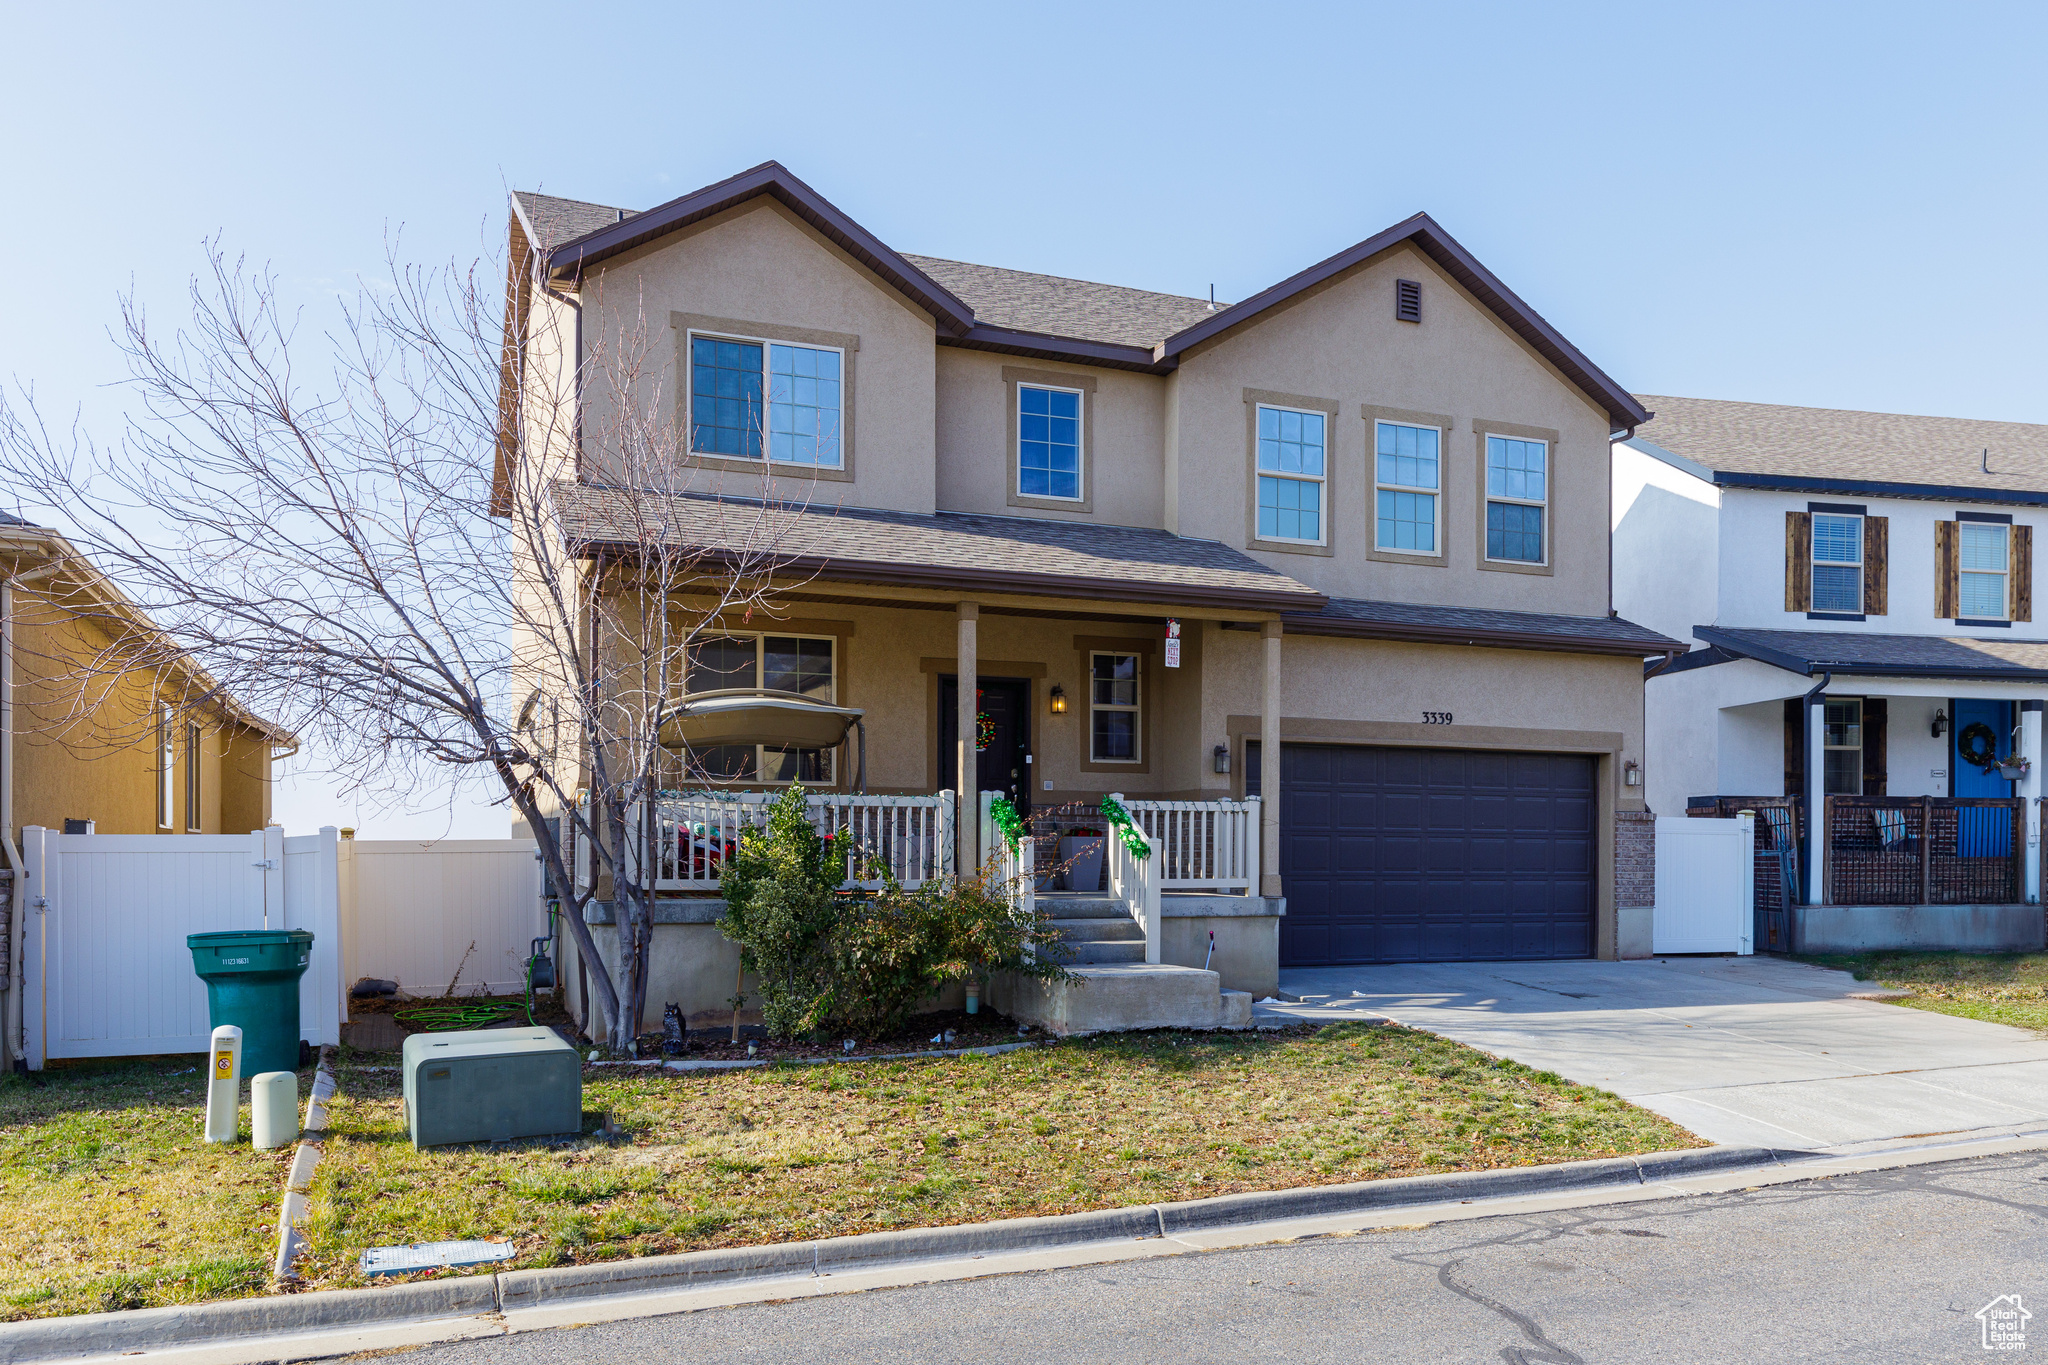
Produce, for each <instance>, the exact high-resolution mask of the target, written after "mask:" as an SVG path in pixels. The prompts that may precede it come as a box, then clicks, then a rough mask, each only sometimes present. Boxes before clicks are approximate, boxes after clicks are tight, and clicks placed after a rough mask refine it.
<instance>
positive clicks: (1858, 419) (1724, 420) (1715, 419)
mask: <svg viewBox="0 0 2048 1365" xmlns="http://www.w3.org/2000/svg"><path fill="white" fill-rule="evenodd" d="M1636 397H1637V398H1639V399H1640V400H1641V401H1642V403H1643V406H1645V407H1647V408H1649V409H1650V410H1651V411H1652V412H1654V413H1656V414H1657V416H1656V420H1654V421H1652V422H1649V423H1646V424H1645V425H1643V426H1642V427H1639V428H1638V429H1637V431H1636V435H1637V436H1638V437H1640V438H1642V439H1644V440H1647V441H1649V442H1651V443H1653V444H1655V445H1658V446H1661V447H1663V448H1664V449H1665V450H1668V451H1670V452H1672V453H1673V454H1676V455H1682V456H1684V457H1685V458H1686V459H1689V460H1693V461H1696V462H1698V463H1699V464H1702V465H1705V466H1706V467H1707V468H1708V469H1711V470H1715V471H1717V472H1721V473H1729V474H1750V475H1779V476H1790V477H1793V478H1807V479H1838V480H1847V481H1854V482H1859V483H1915V484H1930V485H1936V486H1942V487H1956V488H1983V489H2002V490H2015V491H2018V490H2041V491H2048V426H2037V425H2033V424H2031V423H2027V422H1980V421H1974V420H1970V419H1967V418H1960V417H1911V416H1906V415H1904V414H1899V413H1889V412H1847V411H1842V410H1840V409H1836V408H1793V407H1782V406H1778V405H1775V404H1771V403H1731V402H1722V401H1719V400H1716V399H1708V398H1669V397H1663V396H1660V395H1657V394H1647V393H1644V394H1637V395H1636ZM1987 449H1988V450H1989V451H1990V452H1991V453H1990V456H1989V459H1988V463H1989V465H1990V467H1991V472H1990V473H1988V474H1987V473H1985V472H1984V466H1985V464H1986V463H1987V460H1986V458H1985V456H1984V453H1983V452H1984V451H1986V450H1987Z"/></svg>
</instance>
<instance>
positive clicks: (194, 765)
mask: <svg viewBox="0 0 2048 1365" xmlns="http://www.w3.org/2000/svg"><path fill="white" fill-rule="evenodd" d="M201 827H202V822H201V821H200V818H199V723H198V722H197V721H188V722H187V723H186V725H185V829H186V831H187V832H188V833H192V834H197V833H199V831H200V829H201Z"/></svg>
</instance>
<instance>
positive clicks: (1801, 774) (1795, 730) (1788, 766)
mask: <svg viewBox="0 0 2048 1365" xmlns="http://www.w3.org/2000/svg"><path fill="white" fill-rule="evenodd" d="M1805 710H1806V698H1804V697H1787V698H1785V795H1787V796H1800V795H1803V794H1804V793H1805V791H1806V718H1805V716H1804V715H1802V714H1801V713H1802V712H1804V711H1805Z"/></svg>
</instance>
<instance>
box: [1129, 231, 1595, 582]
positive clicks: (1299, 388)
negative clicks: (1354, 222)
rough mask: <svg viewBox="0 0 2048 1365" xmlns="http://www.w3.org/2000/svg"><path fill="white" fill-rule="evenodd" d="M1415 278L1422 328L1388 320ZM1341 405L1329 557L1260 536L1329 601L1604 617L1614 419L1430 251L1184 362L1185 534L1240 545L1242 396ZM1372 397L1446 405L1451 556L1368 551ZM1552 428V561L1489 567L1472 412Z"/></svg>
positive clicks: (1274, 558) (1275, 559)
mask: <svg viewBox="0 0 2048 1365" xmlns="http://www.w3.org/2000/svg"><path fill="white" fill-rule="evenodd" d="M1397 279H1414V280H1419V281H1421V282H1422V286H1423V321H1422V322H1421V324H1420V325H1417V324H1414V323H1406V322H1400V321H1398V320H1396V319H1395V317H1394V282H1395V281H1396V280H1397ZM1247 389H1257V390H1265V391H1268V392H1273V393H1283V394H1288V395H1293V396H1297V397H1300V398H1303V399H1312V400H1322V401H1328V402H1331V403H1334V404H1336V405H1337V409H1338V411H1337V416H1336V418H1335V419H1334V421H1333V422H1332V423H1331V425H1330V438H1329V468H1330V476H1329V483H1328V485H1327V487H1326V493H1325V505H1326V509H1327V512H1326V518H1327V521H1328V525H1329V536H1330V540H1331V542H1332V543H1331V546H1330V549H1331V553H1329V554H1327V555H1324V554H1315V553H1294V552H1288V551H1273V550H1265V549H1254V550H1253V551H1252V553H1253V554H1254V556H1255V557H1257V558H1259V559H1261V560H1264V561H1265V562H1266V563H1268V564H1271V565H1272V566H1273V567H1275V568H1277V569H1279V570H1280V571H1281V572H1283V573H1286V574H1289V575H1291V576H1293V577H1295V578H1297V579H1299V580H1301V581H1302V582H1305V583H1308V584H1311V585H1313V586H1315V587H1317V588H1321V589H1322V590H1323V591H1325V592H1328V593H1330V594H1331V595H1332V596H1339V597H1365V598H1375V599H1383V600H1392V601H1401V602H1456V603H1462V604H1469V605H1483V606H1488V607H1499V608H1506V609H1510V610H1520V611H1540V612H1558V613H1567V614H1577V615H1587V616H1598V615H1605V614H1606V611H1607V606H1608V601H1607V597H1608V594H1607V571H1608V565H1607V525H1608V510H1607V508H1608V496H1609V484H1608V450H1607V435H1608V426H1607V419H1606V416H1605V414H1604V413H1603V412H1601V411H1600V410H1599V409H1598V408H1596V407H1594V406H1593V405H1592V404H1591V403H1590V402H1588V401H1587V400H1586V399H1585V398H1584V397H1583V396H1582V395H1581V394H1580V393H1579V392H1578V390H1577V389H1576V388H1574V387H1572V386H1571V385H1570V384H1568V383H1566V382H1565V381H1564V380H1563V378H1562V377H1561V376H1559V375H1558V374H1557V372H1556V371H1555V370H1553V369H1552V368H1551V367H1550V366H1549V365H1548V364H1547V363H1546V362H1545V361H1543V360H1542V359H1541V358H1540V357H1538V356H1536V355H1535V354H1534V353H1533V352H1532V351H1530V350H1529V349H1528V347H1527V346H1526V345H1525V344H1524V343H1523V342H1521V341H1520V340H1519V339H1518V338H1516V337H1515V336H1514V335H1513V334H1511V333H1510V332H1508V331H1507V329H1506V328H1505V327H1503V326H1502V325H1501V323H1500V322H1499V321H1498V320H1497V319H1496V318H1495V317H1494V316H1493V314H1492V313H1490V312H1489V311H1487V310H1485V309H1484V308H1482V307H1481V306H1480V305H1479V304H1478V303H1476V302H1475V301H1474V300H1472V299H1471V298H1470V296H1469V295H1467V294H1466V293H1465V292H1464V291H1463V290H1462V289H1461V288H1459V287H1458V286H1457V285H1456V284H1455V283H1454V282H1453V281H1451V280H1450V279H1449V278H1448V277H1447V276H1445V275H1443V274H1442V273H1441V272H1439V271H1438V270H1437V269H1436V267H1435V266H1434V265H1433V264H1432V263H1431V262H1430V261H1429V260H1428V259H1427V258H1425V257H1423V256H1422V255H1421V254H1420V253H1418V252H1416V251H1414V250H1412V249H1410V248H1408V247H1405V246H1403V247H1399V248H1396V249H1394V250H1391V251H1388V252H1386V253H1384V254H1383V255H1381V256H1378V257H1375V258H1374V259H1372V260H1370V261H1368V262H1366V263H1364V264H1363V265H1361V266H1359V267H1357V268H1356V269H1354V270H1353V271H1351V272H1349V273H1347V274H1345V275H1343V276H1340V277H1338V278H1337V279H1336V280H1334V281H1332V282H1331V283H1330V284H1328V285H1327V286H1325V287H1323V288H1321V289H1319V290H1315V291H1311V292H1310V293H1308V294H1306V295H1304V296H1303V297H1301V298H1300V299H1298V300H1297V301H1295V302H1294V303H1292V304H1290V305H1287V306H1284V307H1281V308H1278V309H1275V310H1272V311H1270V312H1268V313H1266V314H1264V315H1262V316H1261V317H1260V318H1259V319H1257V320H1255V321H1253V322H1251V323H1248V324H1246V325H1245V326H1243V327H1241V328H1238V329H1236V330H1235V331H1232V332H1230V333H1226V334H1225V335H1224V336H1222V337H1220V338H1218V339H1217V340H1216V341H1214V342H1212V343H1209V344H1207V345H1205V346H1204V347H1201V348H1198V350H1197V351H1196V352H1194V353H1191V354H1189V355H1187V356H1186V357H1184V358H1183V361H1182V365H1181V368H1180V370H1179V374H1178V379H1177V381H1176V384H1175V393H1176V399H1177V408H1178V411H1177V414H1176V415H1175V418H1174V420H1173V422H1172V428H1173V430H1174V432H1175V438H1176V447H1175V450H1174V451H1173V453H1172V455H1171V456H1170V458H1169V464H1170V465H1171V466H1172V467H1173V468H1174V469H1175V470H1176V471H1177V474H1178V480H1179V487H1178V489H1177V495H1176V496H1172V497H1170V499H1169V501H1170V502H1171V503H1172V504H1173V505H1175V506H1176V507H1177V512H1178V530H1179V532H1180V534H1182V535H1186V536H1199V537H1205V538H1209V539H1214V540H1221V541H1223V542H1224V543H1226V544H1229V545H1236V546H1248V545H1249V543H1250V538H1249V521H1248V518H1249V508H1250V505H1251V496H1252V494H1251V478H1250V463H1251V459H1252V455H1251V452H1250V450H1249V449H1248V444H1249V443H1248V439H1247V415H1246V401H1245V391H1246V390H1247ZM1366 405H1373V406H1375V407H1381V408H1395V409H1401V410H1403V411H1409V412H1417V413H1432V414H1440V415H1442V416H1446V417H1449V418H1450V419H1451V421H1452V428H1451V430H1450V431H1449V432H1448V434H1447V437H1446V440H1445V444H1444V451H1443V454H1444V471H1443V479H1442V498H1443V502H1444V507H1443V515H1442V526H1443V531H1444V535H1443V545H1444V547H1445V549H1446V550H1447V562H1446V563H1445V564H1443V565H1421V564H1413V563H1389V562H1385V561H1380V560H1374V559H1371V558H1369V557H1368V553H1367V552H1368V548H1369V546H1370V544H1371V536H1372V529H1373V528H1372V524H1371V516H1370V506H1371V504H1370V500H1369V494H1370V491H1371V484H1370V482H1369V481H1368V480H1369V478H1370V473H1371V465H1370V462H1369V461H1368V459H1367V443H1368V436H1369V432H1370V430H1371V423H1369V422H1368V421H1367V420H1366V419H1365V416H1364V414H1363V409H1364V407H1365V406H1366ZM1475 421H1478V422H1482V423H1485V422H1499V423H1508V424H1513V425H1515V426H1518V427H1522V428H1534V429H1543V430H1549V431H1555V432H1556V433H1557V435H1558V440H1557V443H1556V445H1555V448H1554V449H1553V451H1552V453H1551V457H1550V459H1551V482H1552V493H1551V498H1550V509H1549V515H1548V518H1547V520H1548V522H1549V525H1550V531H1551V535H1550V540H1551V562H1552V565H1553V566H1554V571H1553V572H1552V573H1549V574H1530V573H1524V572H1517V571H1514V570H1505V571H1503V570H1482V569H1481V568H1480V567H1479V566H1478V558H1479V554H1480V550H1481V545H1482V542H1481V537H1480V533H1479V526H1480V517H1481V514H1482V511H1481V496H1480V492H1479V473H1480V468H1481V466H1480V462H1479V455H1478V448H1479V437H1478V435H1477V433H1476V432H1475V431H1474V423H1475Z"/></svg>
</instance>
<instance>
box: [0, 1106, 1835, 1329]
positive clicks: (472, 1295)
mask: <svg viewBox="0 0 2048 1365" xmlns="http://www.w3.org/2000/svg"><path fill="white" fill-rule="evenodd" d="M1814 1155H1815V1154H1814V1153H1809V1152H1775V1151H1771V1150H1769V1149H1767V1148H1762V1147H1733V1146H1730V1147H1705V1148H1695V1149H1693V1150H1690V1151H1678V1152H1653V1153H1650V1154H1649V1155H1646V1156H1641V1157H1613V1158H1608V1159H1605V1160H1598V1161H1571V1162H1564V1163H1561V1164H1558V1165H1553V1166H1525V1167H1509V1168H1506V1169H1502V1170H1493V1171H1463V1172H1456V1173H1452V1174H1448V1175H1419V1176H1402V1177H1398V1178H1395V1179H1391V1180H1365V1181H1358V1182H1355V1183H1352V1184H1346V1185H1321V1186H1310V1187H1307V1188H1303V1189H1292V1190H1271V1191H1261V1192H1256V1193H1250V1194H1227V1195H1219V1196H1217V1197H1215V1198H1211V1199H1191V1200H1185V1201H1181V1202H1177V1203H1170V1204H1140V1205H1137V1206H1135V1207H1131V1208H1123V1209H1099V1210H1095V1211H1093V1212H1089V1213H1067V1214H1056V1215H1053V1216H1051V1217H1047V1218H1009V1219H1003V1220H1001V1221H998V1222H991V1223H954V1224H949V1225H946V1226H943V1227H932V1228H911V1229H905V1230H903V1231H900V1232H869V1233H861V1234H859V1235H857V1236H851V1237H828V1238H824V1239H821V1240H818V1241H810V1242H784V1243H779V1244H775V1245H770V1246H756V1247H735V1248H732V1249H730V1250H722V1251H690V1252H684V1253H682V1254H680V1255H675V1256H648V1257H640V1258H635V1259H629V1260H619V1261H605V1262H600V1263H598V1264H595V1265H577V1266H558V1267H552V1268H549V1269H544V1270H505V1271H497V1272H494V1273H491V1274H485V1275H465V1276H451V1277H449V1278H447V1279H439V1280H423V1281H414V1282H412V1283H408V1284H398V1285H390V1286H385V1287H381V1288H376V1289H331V1290H322V1291H320V1292H318V1293H310V1294H284V1295H275V1296H270V1297H266V1298H257V1299H231V1300H227V1301H224V1302H221V1303H208V1304H194V1305H191V1306H186V1307H174V1308H141V1309H133V1310H130V1311H128V1312H121V1313H86V1314H80V1315H78V1316H75V1317H68V1318H45V1319H37V1320H34V1321H29V1322H18V1323H0V1365H16V1362H29V1361H46V1360H57V1359H66V1358H70V1357H73V1356H80V1355H88V1354H90V1355H113V1354H116V1353H119V1352H122V1351H128V1350H145V1349H147V1350H162V1349H163V1348H165V1347H168V1346H178V1345H190V1344H193V1343H198V1342H207V1341H218V1340H221V1339H228V1338H236V1337H255V1336H283V1335H288V1334H293V1333H306V1332H316V1331H320V1330H323V1329H331V1328H346V1327H368V1326H379V1325H387V1324H392V1323H404V1322H417V1321H421V1320H426V1319H433V1318H459V1317H469V1316H475V1315H491V1314H499V1313H504V1312H509V1311H513V1310H517V1309H531V1308H541V1307H546V1306H549V1305H553V1304H560V1303H565V1302H570V1301H575V1300H583V1299H593V1298H605V1297H610V1296H613V1295H632V1294H647V1293H654V1292H668V1291H675V1290H682V1289H695V1288H702V1287H705V1286H708V1285H713V1284H729V1283H732V1282H735V1281H742V1280H764V1279H789V1278H796V1277H801V1278H804V1279H810V1278H813V1277H816V1276H823V1275H830V1274H833V1273H836V1272H844V1271H849V1270H856V1269H860V1270H875V1269H879V1268H881V1267H884V1266H888V1265H895V1264H902V1263H904V1262H912V1261H927V1260H936V1259H940V1258H944V1257H972V1256H986V1255H995V1254H1001V1253H1013V1252H1023V1251H1042V1250H1046V1249H1048V1248H1053V1247H1061V1246H1079V1245H1083V1244H1087V1243H1104V1242H1118V1241H1146V1240H1150V1239H1154V1238H1162V1239H1163V1238H1171V1237H1175V1236H1178V1235H1180V1234H1181V1233H1184V1232H1193V1231H1213V1230H1214V1229H1217V1228H1222V1227H1229V1226H1233V1225H1240V1224H1248V1223H1263V1222H1270V1221H1275V1220H1280V1219H1298V1218H1315V1217H1321V1216H1328V1215H1330V1214H1339V1213H1353V1212H1361V1211H1366V1210H1384V1209H1394V1208H1401V1207H1404V1206H1409V1205H1426V1204H1443V1203H1449V1202H1465V1203H1471V1202H1476V1201H1478V1200H1482V1199H1505V1198H1514V1197H1518V1196H1527V1195H1534V1194H1554V1193H1565V1192H1569V1191H1573V1190H1582V1189H1588V1188H1592V1187H1597V1186H1616V1185H1620V1186H1627V1185H1646V1184H1649V1183H1652V1182H1654V1181H1661V1180H1670V1179H1676V1178H1680V1177H1682V1176H1689V1175H1698V1174H1702V1173H1705V1172H1710V1171H1727V1170H1731V1169H1738V1168H1742V1167H1759V1168H1761V1167H1778V1166H1782V1165H1785V1164H1789V1162H1791V1161H1794V1160H1800V1159H1810V1158H1811V1157H1813V1156H1814Z"/></svg>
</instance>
